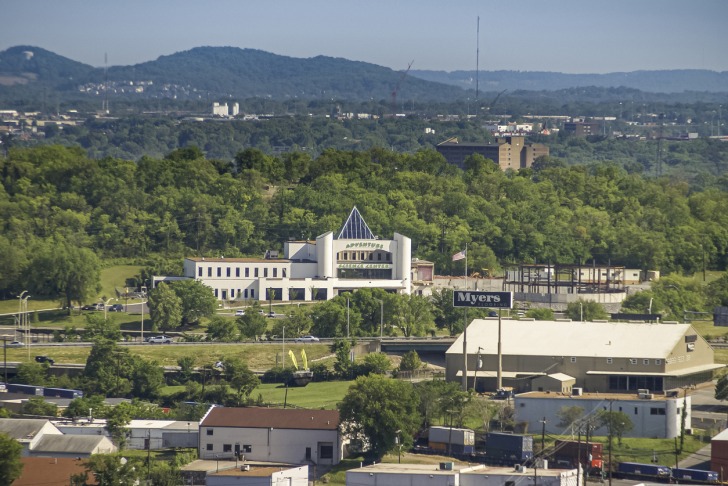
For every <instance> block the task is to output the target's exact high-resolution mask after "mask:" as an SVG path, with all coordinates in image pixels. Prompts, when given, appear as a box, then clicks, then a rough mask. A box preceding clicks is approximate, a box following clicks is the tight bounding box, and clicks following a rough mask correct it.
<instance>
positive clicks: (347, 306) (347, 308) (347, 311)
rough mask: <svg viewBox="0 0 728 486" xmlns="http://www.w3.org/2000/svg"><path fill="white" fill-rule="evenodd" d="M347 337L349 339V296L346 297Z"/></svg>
mask: <svg viewBox="0 0 728 486" xmlns="http://www.w3.org/2000/svg"><path fill="white" fill-rule="evenodd" d="M346 339H349V297H347V298H346Z"/></svg>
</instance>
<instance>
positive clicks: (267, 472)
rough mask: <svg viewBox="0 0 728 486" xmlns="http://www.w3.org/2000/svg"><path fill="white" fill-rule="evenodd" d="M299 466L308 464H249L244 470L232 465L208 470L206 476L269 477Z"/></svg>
mask: <svg viewBox="0 0 728 486" xmlns="http://www.w3.org/2000/svg"><path fill="white" fill-rule="evenodd" d="M299 467H306V468H308V466H293V467H270V466H268V467H255V466H251V467H250V469H249V470H247V471H244V470H242V469H241V468H240V467H233V468H230V469H225V470H224V471H219V472H209V473H207V475H208V476H247V477H257V478H266V477H270V476H272V475H273V474H275V473H277V472H281V471H285V470H288V469H295V468H299Z"/></svg>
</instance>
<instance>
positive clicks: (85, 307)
mask: <svg viewBox="0 0 728 486" xmlns="http://www.w3.org/2000/svg"><path fill="white" fill-rule="evenodd" d="M81 310H92V311H95V310H98V309H97V308H96V304H91V305H85V306H83V307H81Z"/></svg>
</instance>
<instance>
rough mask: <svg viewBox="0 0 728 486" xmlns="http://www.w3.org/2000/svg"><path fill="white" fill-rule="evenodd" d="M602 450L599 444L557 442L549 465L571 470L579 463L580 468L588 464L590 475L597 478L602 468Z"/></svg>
mask: <svg viewBox="0 0 728 486" xmlns="http://www.w3.org/2000/svg"><path fill="white" fill-rule="evenodd" d="M602 449H603V446H602V444H599V443H594V442H589V443H588V444H587V443H586V442H578V441H575V440H557V441H556V443H555V445H554V452H553V453H552V454H551V464H554V465H555V466H556V467H559V466H561V467H565V468H567V469H573V468H575V467H577V465H578V464H579V462H581V464H582V466H583V465H587V464H588V467H589V469H588V473H589V474H590V475H592V476H599V475H601V474H602V468H603V466H604V463H603V457H602Z"/></svg>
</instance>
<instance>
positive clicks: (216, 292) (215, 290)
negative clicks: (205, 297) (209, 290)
mask: <svg viewBox="0 0 728 486" xmlns="http://www.w3.org/2000/svg"><path fill="white" fill-rule="evenodd" d="M215 298H216V299H217V289H215Z"/></svg>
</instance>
